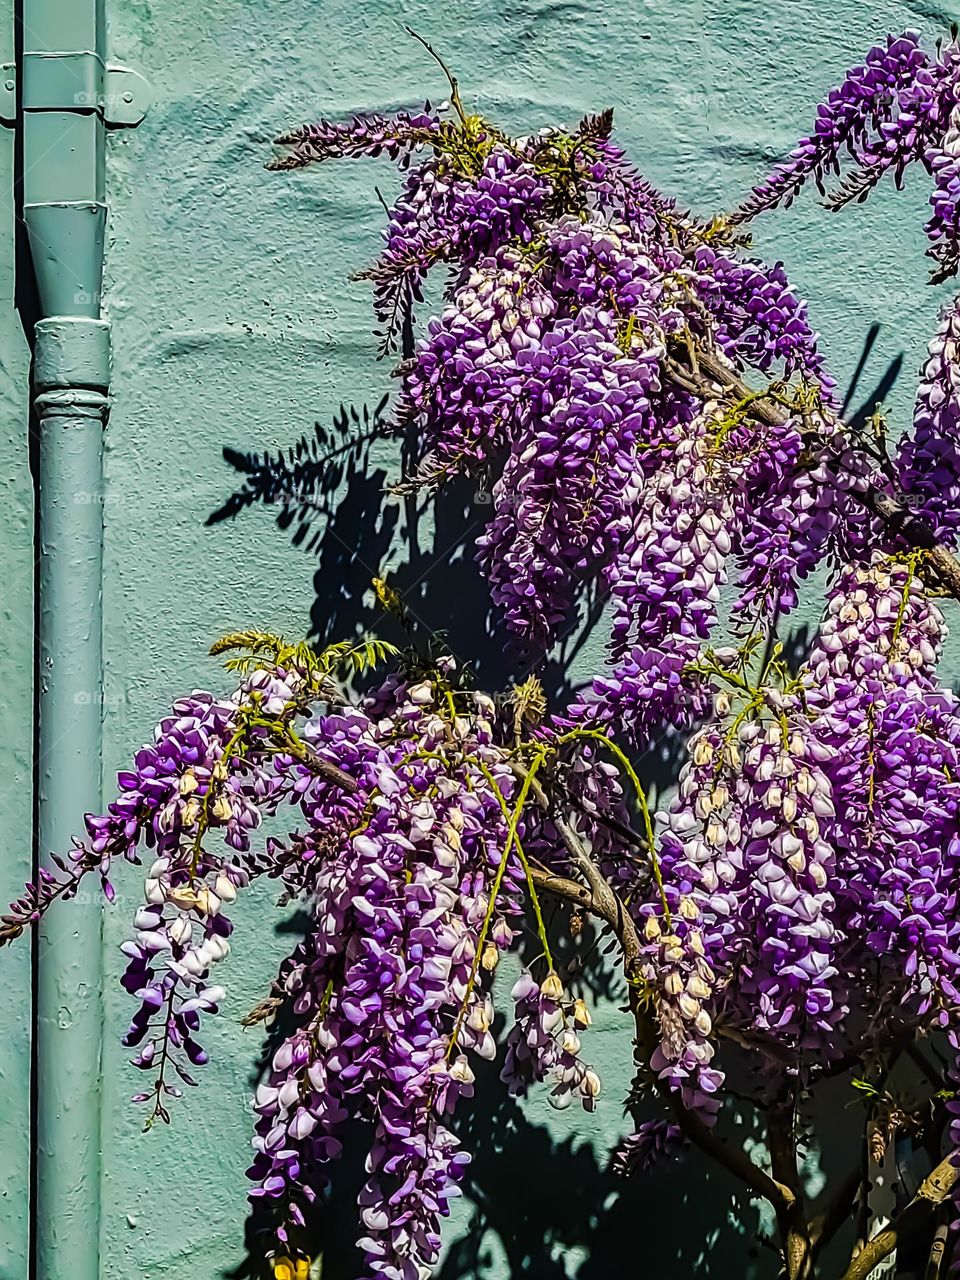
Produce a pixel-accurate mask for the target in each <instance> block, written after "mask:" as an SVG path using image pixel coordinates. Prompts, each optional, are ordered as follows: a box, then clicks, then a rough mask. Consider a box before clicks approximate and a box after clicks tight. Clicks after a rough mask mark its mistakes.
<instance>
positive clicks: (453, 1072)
mask: <svg viewBox="0 0 960 1280" xmlns="http://www.w3.org/2000/svg"><path fill="white" fill-rule="evenodd" d="M450 1079H451V1080H456V1082H457V1083H458V1084H473V1082H474V1080H475V1079H476V1076H475V1075H474V1074H473V1072H472V1071H471V1069H470V1063H469V1062H468V1061H467V1059H466V1055H465V1054H462V1053H461V1054H460V1056H459V1058H457V1060H456V1062H455V1063H454V1064H453V1066H452V1067H451V1068H450Z"/></svg>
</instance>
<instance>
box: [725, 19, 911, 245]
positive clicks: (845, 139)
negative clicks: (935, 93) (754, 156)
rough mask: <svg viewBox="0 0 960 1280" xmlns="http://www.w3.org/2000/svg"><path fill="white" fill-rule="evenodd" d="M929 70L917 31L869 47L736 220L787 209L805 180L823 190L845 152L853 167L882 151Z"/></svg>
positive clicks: (871, 158) (742, 207)
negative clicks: (888, 129) (887, 127)
mask: <svg viewBox="0 0 960 1280" xmlns="http://www.w3.org/2000/svg"><path fill="white" fill-rule="evenodd" d="M929 67H930V59H929V57H928V55H927V54H926V53H925V52H924V50H923V48H922V47H921V45H920V33H919V32H918V31H905V32H904V33H903V34H902V35H900V36H888V37H887V39H886V41H885V42H884V44H882V45H876V46H874V48H872V49H871V50H870V52H869V53H868V54H867V56H866V58H865V59H864V61H863V63H862V64H860V65H858V66H855V67H852V68H851V69H850V70H849V71H848V72H847V74H846V76H845V77H844V79H843V81H842V83H841V84H840V85H839V86H838V87H837V88H835V89H831V90H830V92H829V94H828V95H827V99H826V101H825V102H824V103H822V104H821V105H820V106H818V108H817V119H816V123H815V126H814V131H813V133H812V134H811V135H810V136H809V137H807V138H802V139H801V140H800V142H798V143H797V145H796V147H795V148H794V149H793V151H792V153H791V155H790V158H789V160H788V161H787V162H786V163H785V164H783V165H781V166H780V167H779V168H777V169H776V170H774V172H773V174H772V175H771V176H770V177H769V178H768V179H767V180H766V181H765V182H763V183H761V184H760V186H758V187H755V188H754V191H753V194H752V196H751V197H750V199H749V200H747V201H746V203H745V204H743V205H742V206H741V207H740V209H739V210H738V211H737V213H736V214H735V215H734V217H735V219H736V220H737V221H744V220H746V219H747V218H752V217H755V216H756V215H757V214H758V213H762V212H763V211H764V210H767V209H774V208H776V206H777V205H779V204H788V205H789V204H790V203H791V202H792V200H793V199H794V197H795V196H796V195H797V193H798V192H799V191H800V189H801V187H802V186H803V185H804V183H805V182H806V181H807V180H808V178H810V177H813V178H814V179H815V180H816V182H817V185H818V187H819V188H820V189H821V191H822V190H823V177H824V175H825V174H826V173H830V172H834V173H839V171H840V160H841V157H842V155H843V154H844V152H845V151H849V153H850V154H851V156H852V157H853V159H854V161H855V163H857V164H863V163H864V162H867V163H869V162H870V161H871V160H873V159H874V158H875V157H876V154H877V152H878V151H879V150H881V149H882V145H883V130H882V126H883V124H884V123H885V122H887V121H891V120H895V119H896V118H897V113H898V109H899V108H900V107H901V104H903V110H905V111H909V110H910V106H911V105H912V94H913V91H914V86H915V84H916V82H917V81H918V79H920V77H921V76H923V75H924V73H929ZM911 118H912V114H911ZM921 154H922V149H921ZM910 158H915V157H910Z"/></svg>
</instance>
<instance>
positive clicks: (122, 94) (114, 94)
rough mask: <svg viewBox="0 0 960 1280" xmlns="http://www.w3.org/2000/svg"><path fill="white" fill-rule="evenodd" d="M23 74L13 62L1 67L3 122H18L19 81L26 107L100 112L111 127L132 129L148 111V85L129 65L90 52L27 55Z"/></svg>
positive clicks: (39, 109) (12, 123) (0, 89)
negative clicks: (107, 60) (105, 59)
mask: <svg viewBox="0 0 960 1280" xmlns="http://www.w3.org/2000/svg"><path fill="white" fill-rule="evenodd" d="M22 66H23V71H22V74H20V75H18V73H17V66H16V64H15V63H11V62H7V63H3V64H2V65H0V124H5V125H7V126H13V125H14V124H16V120H17V81H18V80H21V81H22V92H21V95H20V97H21V106H22V109H23V110H24V111H75V112H77V113H78V114H81V115H89V114H92V113H94V112H96V113H97V114H98V115H99V116H100V118H101V119H102V120H103V122H104V124H107V125H110V126H111V127H113V128H118V129H119V128H128V129H129V128H133V127H135V126H136V125H138V124H139V123H140V122H141V120H143V118H144V116H145V115H146V114H147V108H148V107H149V106H150V103H151V100H152V93H151V90H150V85H149V84H148V82H147V81H146V80H145V79H144V77H143V76H142V75H141V74H140V73H139V71H134V70H132V69H131V68H130V67H123V66H120V65H118V64H116V63H112V62H107V63H105V62H104V61H103V59H102V58H101V57H100V55H99V54H97V53H93V52H91V51H89V50H86V51H80V52H72V53H27V52H25V53H24V54H23V57H22Z"/></svg>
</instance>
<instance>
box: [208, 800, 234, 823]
mask: <svg viewBox="0 0 960 1280" xmlns="http://www.w3.org/2000/svg"><path fill="white" fill-rule="evenodd" d="M210 812H211V814H212V815H213V817H215V818H218V819H219V820H220V821H221V822H229V821H230V819H231V818H232V817H233V806H232V805H231V803H230V799H229V797H228V796H225V795H219V796H217V798H216V800H214V802H213V804H212V805H211V806H210Z"/></svg>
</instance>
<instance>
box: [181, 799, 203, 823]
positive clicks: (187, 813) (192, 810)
mask: <svg viewBox="0 0 960 1280" xmlns="http://www.w3.org/2000/svg"><path fill="white" fill-rule="evenodd" d="M199 817H200V801H199V800H198V799H197V798H196V796H191V797H190V799H189V800H188V801H187V802H186V803H185V804H184V806H183V807H182V809H181V810H180V821H181V823H182V824H183V825H184V826H185V827H192V826H193V824H194V823H195V822H196V820H197V819H198V818H199Z"/></svg>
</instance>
